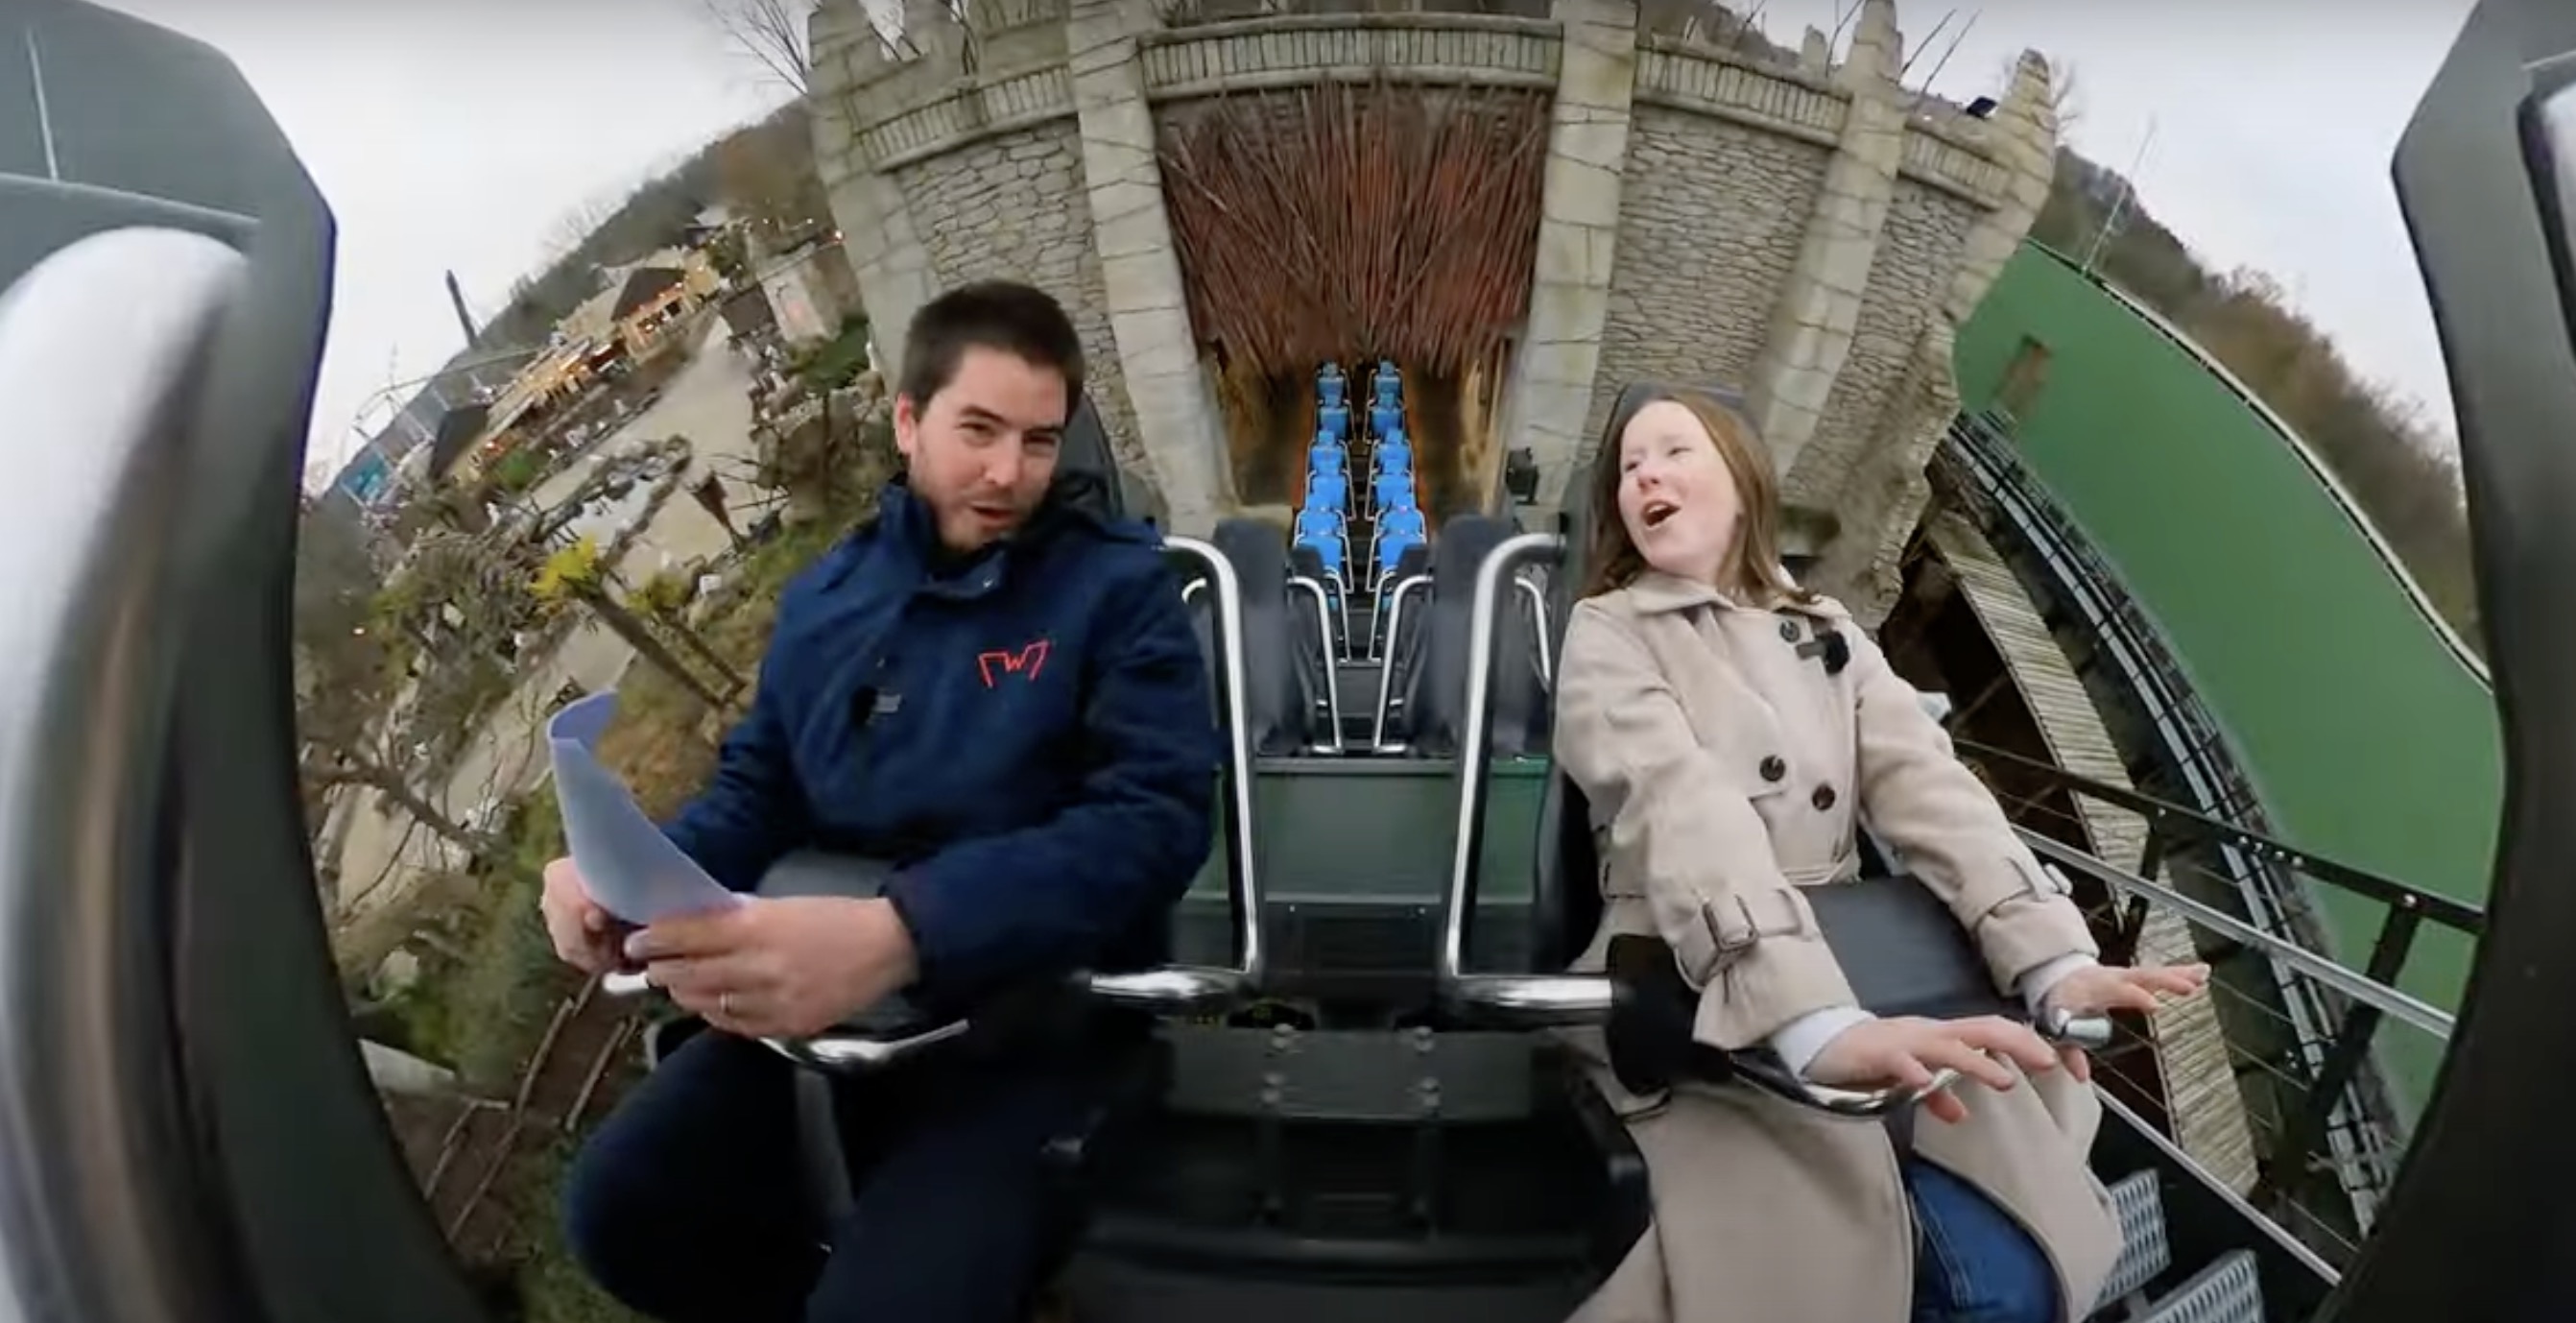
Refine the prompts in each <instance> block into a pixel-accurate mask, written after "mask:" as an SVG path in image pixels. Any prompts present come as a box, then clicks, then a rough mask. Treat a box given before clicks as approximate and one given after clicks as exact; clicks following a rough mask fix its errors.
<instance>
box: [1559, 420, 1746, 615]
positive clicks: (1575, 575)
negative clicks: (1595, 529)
mask: <svg viewBox="0 0 2576 1323" xmlns="http://www.w3.org/2000/svg"><path fill="white" fill-rule="evenodd" d="M1689 395H1696V396H1699V397H1700V398H1702V399H1706V400H1710V401H1712V402H1714V403H1716V404H1718V405H1720V406H1722V407H1724V408H1727V409H1731V410H1733V411H1734V412H1735V413H1736V414H1737V415H1738V416H1739V417H1741V416H1745V415H1746V414H1747V411H1748V410H1747V405H1746V403H1745V399H1744V392H1742V391H1740V390H1736V389H1735V388H1733V387H1731V386H1717V385H1692V384H1689V383H1687V382H1675V381H1632V382H1629V383H1628V384H1627V385H1625V386H1623V387H1621V388H1620V389H1619V398H1618V399H1616V400H1613V401H1611V404H1610V420H1609V421H1608V422H1607V423H1605V424H1603V426H1602V428H1601V444H1600V446H1599V447H1598V448H1597V449H1595V450H1594V451H1593V452H1592V468H1591V470H1590V471H1588V472H1585V473H1579V474H1576V475H1574V476H1575V479H1576V481H1574V482H1570V483H1568V484H1566V489H1565V495H1566V500H1565V508H1564V510H1563V511H1561V512H1559V514H1558V515H1557V529H1558V531H1559V532H1561V533H1563V534H1564V535H1565V563H1564V571H1563V573H1562V574H1561V575H1559V576H1558V578H1557V581H1556V582H1557V585H1558V587H1557V595H1558V596H1560V597H1562V598H1566V599H1569V600H1567V601H1561V602H1559V603H1558V605H1559V606H1565V605H1570V598H1571V596H1572V595H1573V594H1575V593H1578V592H1581V591H1582V590H1583V581H1584V579H1585V577H1586V576H1587V575H1589V574H1590V572H1591V569H1592V566H1591V564H1590V562H1589V553H1590V552H1591V550H1592V487H1593V484H1594V483H1595V482H1597V481H1598V480H1599V477H1600V472H1601V469H1602V468H1603V467H1604V466H1608V467H1610V468H1614V469H1615V468H1617V467H1618V465H1619V434H1620V433H1621V432H1624V431H1626V430H1628V424H1629V423H1630V422H1631V421H1633V420H1634V419H1635V418H1636V416H1637V411H1638V410H1639V409H1643V408H1645V407H1646V406H1647V405H1649V404H1653V403H1655V402H1656V401H1658V400H1671V399H1679V398H1681V397H1683V396H1689ZM1556 619H1558V620H1559V621H1562V620H1564V619H1565V615H1564V613H1563V612H1562V611H1559V612H1558V613H1557V616H1556Z"/></svg>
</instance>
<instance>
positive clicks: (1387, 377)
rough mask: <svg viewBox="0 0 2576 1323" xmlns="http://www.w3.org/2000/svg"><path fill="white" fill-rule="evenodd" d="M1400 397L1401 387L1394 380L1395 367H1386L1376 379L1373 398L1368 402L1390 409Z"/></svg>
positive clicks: (1401, 396)
mask: <svg viewBox="0 0 2576 1323" xmlns="http://www.w3.org/2000/svg"><path fill="white" fill-rule="evenodd" d="M1402 398H1403V387H1402V386H1401V384H1400V383H1398V381H1397V380H1396V376H1395V369H1393V368H1388V369H1387V370H1386V372H1385V374H1384V375H1382V376H1380V377H1379V378H1378V379H1377V388H1376V391H1375V398H1374V399H1373V400H1371V401H1370V402H1371V403H1373V404H1376V405H1377V406H1379V407H1380V408H1386V409H1392V408H1394V407H1395V404H1396V401H1397V400H1399V399H1402Z"/></svg>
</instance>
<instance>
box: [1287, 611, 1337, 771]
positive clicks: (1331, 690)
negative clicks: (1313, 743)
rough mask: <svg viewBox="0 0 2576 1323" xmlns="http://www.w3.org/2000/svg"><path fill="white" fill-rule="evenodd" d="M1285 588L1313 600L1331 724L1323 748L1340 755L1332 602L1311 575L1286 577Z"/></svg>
mask: <svg viewBox="0 0 2576 1323" xmlns="http://www.w3.org/2000/svg"><path fill="white" fill-rule="evenodd" d="M1288 586H1289V587H1291V588H1302V589H1305V590H1306V592H1307V593H1308V594H1309V595H1311V596H1312V597H1313V598H1314V599H1315V631H1316V633H1317V634H1318V635H1320V636H1321V637H1322V639H1323V643H1324V711H1325V713H1326V715H1327V716H1329V717H1330V718H1331V720H1332V723H1333V725H1332V738H1331V739H1329V740H1326V741H1325V742H1324V749H1325V751H1326V752H1328V753H1340V752H1341V751H1342V681H1341V676H1340V674H1339V673H1338V668H1339V666H1340V663H1341V654H1340V653H1339V652H1337V651H1335V647H1336V644H1335V643H1334V634H1333V603H1332V599H1331V598H1330V597H1328V596H1326V595H1325V593H1324V585H1322V584H1320V583H1317V582H1316V581H1315V578H1314V576H1313V575H1309V574H1292V575H1289V576H1288Z"/></svg>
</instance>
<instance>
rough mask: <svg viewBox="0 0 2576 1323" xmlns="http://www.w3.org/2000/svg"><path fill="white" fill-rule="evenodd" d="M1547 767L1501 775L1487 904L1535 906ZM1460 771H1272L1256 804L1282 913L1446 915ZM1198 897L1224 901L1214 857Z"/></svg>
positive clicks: (1446, 765)
mask: <svg viewBox="0 0 2576 1323" xmlns="http://www.w3.org/2000/svg"><path fill="white" fill-rule="evenodd" d="M1547 766H1548V765H1547V763H1546V762H1545V761H1543V760H1539V759H1514V760H1511V761H1507V762H1499V763H1496V764H1493V766H1492V770H1491V773H1490V775H1491V778H1492V779H1491V783H1490V788H1489V790H1488V791H1487V794H1486V799H1485V823H1486V826H1485V848H1484V865H1483V871H1482V873H1481V874H1480V875H1479V889H1480V899H1483V900H1487V901H1496V900H1526V899H1527V898H1528V896H1529V893H1530V867H1531V860H1532V859H1533V858H1534V857H1535V853H1534V849H1533V847H1534V845H1535V844H1536V840H1537V822H1538V807H1539V799H1540V796H1541V794H1542V793H1543V792H1544V791H1545V790H1546V788H1547ZM1458 790H1459V786H1458V767H1457V762H1456V760H1454V759H1446V758H1442V759H1431V758H1423V759H1412V758H1406V759H1356V758H1276V759H1264V760H1262V763H1261V769H1260V773H1259V776H1258V778H1257V780H1256V782H1255V786H1254V792H1253V813H1254V820H1253V824H1252V832H1253V842H1254V848H1255V850H1256V852H1257V857H1258V859H1259V861H1260V868H1261V880H1262V889H1263V890H1264V891H1265V892H1266V893H1267V894H1268V898H1269V899H1270V900H1273V901H1305V900H1325V899H1333V900H1409V901H1419V902H1426V903H1436V902H1437V901H1438V900H1439V899H1440V896H1441V893H1442V892H1443V891H1444V890H1446V889H1447V887H1448V885H1449V862H1450V859H1451V857H1452V854H1453V851H1454V850H1455V848H1456V844H1457V839H1458V834H1457V822H1458ZM1191 894H1192V895H1193V897H1197V898H1203V899H1215V898H1221V897H1223V896H1224V895H1225V858H1224V855H1223V853H1222V852H1219V853H1217V854H1214V855H1212V856H1211V857H1210V858H1209V860H1208V864H1207V867H1205V868H1204V869H1202V870H1200V873H1199V879H1198V882H1197V883H1196V884H1195V885H1194V886H1193V887H1192V888H1191Z"/></svg>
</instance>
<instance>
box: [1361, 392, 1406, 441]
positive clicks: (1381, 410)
mask: <svg viewBox="0 0 2576 1323" xmlns="http://www.w3.org/2000/svg"><path fill="white" fill-rule="evenodd" d="M1403 430H1404V411H1403V410H1402V409H1398V408H1396V407H1395V401H1393V400H1390V399H1386V398H1383V397H1380V398H1379V400H1378V402H1377V407H1376V408H1373V409H1371V410H1369V435H1371V436H1374V437H1381V438H1383V437H1385V436H1387V435H1389V434H1391V433H1397V432H1401V431H1403Z"/></svg>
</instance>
